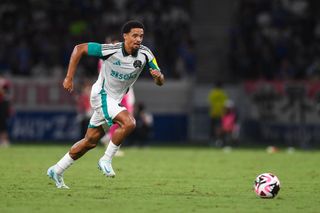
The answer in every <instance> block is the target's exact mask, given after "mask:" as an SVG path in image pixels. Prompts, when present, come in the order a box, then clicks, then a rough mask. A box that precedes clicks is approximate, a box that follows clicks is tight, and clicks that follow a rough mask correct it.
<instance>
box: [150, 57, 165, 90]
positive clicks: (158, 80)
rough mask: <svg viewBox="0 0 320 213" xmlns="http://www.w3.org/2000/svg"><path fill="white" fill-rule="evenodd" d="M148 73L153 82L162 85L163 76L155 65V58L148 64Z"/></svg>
mask: <svg viewBox="0 0 320 213" xmlns="http://www.w3.org/2000/svg"><path fill="white" fill-rule="evenodd" d="M148 65H149V67H150V68H149V71H150V74H151V76H152V77H153V80H154V82H155V83H156V84H157V85H159V86H162V85H163V84H164V75H163V74H162V73H161V71H160V68H159V66H158V64H157V61H156V58H153V59H152V60H151V61H150V62H148Z"/></svg>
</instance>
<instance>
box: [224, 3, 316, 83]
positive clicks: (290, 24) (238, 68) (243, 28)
mask: <svg viewBox="0 0 320 213" xmlns="http://www.w3.org/2000/svg"><path fill="white" fill-rule="evenodd" d="M237 3H238V7H237V10H236V13H235V27H234V28H233V30H231V42H230V44H231V49H230V50H231V51H230V64H231V65H232V67H231V69H232V70H233V72H234V73H236V75H237V76H240V79H258V78H264V79H270V80H273V79H284V80H286V79H293V78H295V79H297V78H299V79H301V78H306V77H313V76H312V75H313V74H314V75H318V74H319V73H317V72H315V71H314V69H312V68H313V67H315V66H313V65H314V64H316V60H317V58H319V56H320V51H319V50H320V48H319V47H320V43H319V41H320V40H319V35H320V33H319V32H320V31H319V29H320V28H319V26H320V25H319V23H320V22H319V19H318V18H317V16H318V12H317V9H318V8H319V6H318V5H319V3H318V2H317V1H307V0H299V1H297V0H293V1H285V0H270V1H248V0H242V1H238V2H237ZM308 68H309V71H308V73H306V72H307V70H308ZM307 74H308V75H307Z"/></svg>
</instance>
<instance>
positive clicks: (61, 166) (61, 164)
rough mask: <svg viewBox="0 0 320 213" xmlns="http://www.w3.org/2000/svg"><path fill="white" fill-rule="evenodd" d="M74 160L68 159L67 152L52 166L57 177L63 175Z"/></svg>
mask: <svg viewBox="0 0 320 213" xmlns="http://www.w3.org/2000/svg"><path fill="white" fill-rule="evenodd" d="M73 162H74V160H73V159H72V158H71V157H70V155H69V152H67V154H65V155H64V156H63V157H62V158H61V160H59V161H58V163H57V164H56V165H55V166H54V170H55V171H56V173H57V174H58V175H61V174H63V172H64V171H65V170H66V169H67V168H69V167H70V166H71V165H72V164H73Z"/></svg>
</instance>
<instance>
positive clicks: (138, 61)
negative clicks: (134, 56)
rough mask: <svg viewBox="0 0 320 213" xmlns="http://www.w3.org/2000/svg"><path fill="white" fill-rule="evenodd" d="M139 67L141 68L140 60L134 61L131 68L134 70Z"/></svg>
mask: <svg viewBox="0 0 320 213" xmlns="http://www.w3.org/2000/svg"><path fill="white" fill-rule="evenodd" d="M141 66H142V62H141V61H140V60H135V61H134V62H133V67H134V68H141Z"/></svg>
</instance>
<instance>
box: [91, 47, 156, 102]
mask: <svg viewBox="0 0 320 213" xmlns="http://www.w3.org/2000/svg"><path fill="white" fill-rule="evenodd" d="M123 45H124V44H123V43H122V42H120V43H115V44H102V45H101V55H102V57H101V58H102V59H103V63H102V66H101V69H100V73H99V77H98V79H97V81H96V82H95V83H94V85H93V86H92V91H91V96H97V95H99V94H102V93H105V94H107V95H108V96H110V97H112V98H113V99H115V100H116V101H119V103H120V102H121V100H122V98H123V96H124V95H125V94H126V92H127V91H128V90H129V88H130V86H132V85H133V84H134V82H135V81H136V80H137V79H138V77H139V75H140V73H141V71H142V70H143V68H144V66H145V65H146V64H147V63H149V65H150V64H151V65H153V68H154V64H155V65H156V66H155V67H156V68H157V69H158V70H159V68H158V65H157V63H156V60H155V58H154V55H153V54H152V52H151V51H150V49H149V48H147V47H145V46H143V45H141V46H140V48H139V50H138V51H137V52H135V53H134V54H132V55H129V54H128V53H127V52H126V51H125V49H124V47H123Z"/></svg>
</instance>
